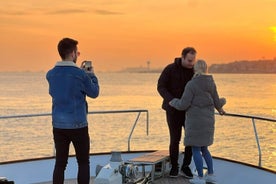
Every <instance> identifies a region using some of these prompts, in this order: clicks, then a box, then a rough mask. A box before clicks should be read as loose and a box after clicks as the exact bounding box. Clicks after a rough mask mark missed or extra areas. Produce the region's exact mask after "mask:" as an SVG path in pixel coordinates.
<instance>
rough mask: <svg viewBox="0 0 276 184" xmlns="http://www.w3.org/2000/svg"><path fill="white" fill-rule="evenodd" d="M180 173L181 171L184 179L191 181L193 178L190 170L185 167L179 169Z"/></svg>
mask: <svg viewBox="0 0 276 184" xmlns="http://www.w3.org/2000/svg"><path fill="white" fill-rule="evenodd" d="M181 171H182V174H183V176H184V177H185V178H188V179H192V178H193V174H192V172H191V169H190V167H188V166H186V167H181Z"/></svg>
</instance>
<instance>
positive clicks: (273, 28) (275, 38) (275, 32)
mask: <svg viewBox="0 0 276 184" xmlns="http://www.w3.org/2000/svg"><path fill="white" fill-rule="evenodd" d="M270 29H271V30H272V31H273V33H274V41H275V42H276V26H273V27H271V28H270Z"/></svg>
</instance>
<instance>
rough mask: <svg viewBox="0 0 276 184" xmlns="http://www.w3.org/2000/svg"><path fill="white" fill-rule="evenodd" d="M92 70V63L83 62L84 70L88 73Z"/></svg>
mask: <svg viewBox="0 0 276 184" xmlns="http://www.w3.org/2000/svg"><path fill="white" fill-rule="evenodd" d="M91 68H92V61H85V62H84V69H85V70H87V71H90V70H91Z"/></svg>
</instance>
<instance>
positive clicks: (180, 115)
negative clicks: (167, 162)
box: [166, 111, 192, 168]
mask: <svg viewBox="0 0 276 184" xmlns="http://www.w3.org/2000/svg"><path fill="white" fill-rule="evenodd" d="M166 117H167V123H168V127H169V131H170V147H169V150H170V159H171V164H172V168H178V154H179V143H180V139H181V134H182V127H183V128H185V113H184V111H173V112H168V111H167V112H166ZM191 160H192V148H191V146H185V150H184V159H183V164H182V167H186V166H189V165H190V163H191Z"/></svg>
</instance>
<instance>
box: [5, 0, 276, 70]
mask: <svg viewBox="0 0 276 184" xmlns="http://www.w3.org/2000/svg"><path fill="white" fill-rule="evenodd" d="M275 9H276V0H66V1H61V0H1V1H0V38H1V44H0V62H1V69H0V71H47V70H48V69H50V68H51V67H52V66H53V65H54V64H55V63H56V61H58V60H60V57H59V55H58V52H57V49H56V45H57V43H58V41H59V40H60V39H61V38H63V37H71V38H74V39H77V40H78V41H79V51H80V52H81V55H80V58H79V60H78V64H79V63H80V62H81V61H82V60H92V61H93V65H94V67H95V70H96V71H114V70H120V69H124V68H128V67H140V66H142V67H145V66H146V62H147V61H150V62H151V67H152V68H163V67H164V66H166V65H167V64H168V63H170V62H172V61H173V59H174V57H177V56H180V53H181V50H182V49H183V48H184V47H186V46H194V47H195V48H196V49H197V51H198V56H197V57H198V58H202V59H205V60H206V61H207V62H208V64H209V65H211V64H213V63H227V62H232V61H235V60H258V59H274V58H276V14H275Z"/></svg>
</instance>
